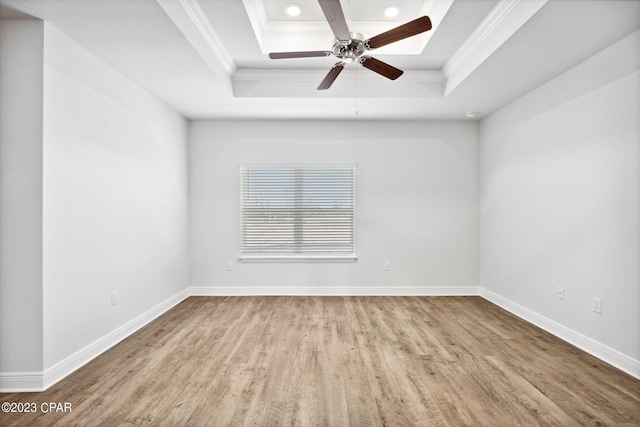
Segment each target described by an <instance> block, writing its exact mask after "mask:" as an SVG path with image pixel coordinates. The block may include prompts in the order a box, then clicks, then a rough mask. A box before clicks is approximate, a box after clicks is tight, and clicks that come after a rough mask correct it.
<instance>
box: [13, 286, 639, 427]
mask: <svg viewBox="0 0 640 427" xmlns="http://www.w3.org/2000/svg"><path fill="white" fill-rule="evenodd" d="M0 397H1V398H2V401H3V402H23V403H26V402H34V403H36V405H40V404H42V403H46V402H63V403H64V402H69V403H71V404H72V406H73V410H72V412H70V413H43V412H42V411H38V412H36V413H29V414H17V413H3V414H0V425H2V426H50V425H61V426H69V425H71V426H73V425H78V426H86V425H92V426H94V425H97V426H100V425H104V426H143V425H149V426H158V425H162V426H165V425H167V426H172V425H175V426H278V427H280V426H425V425H434V426H515V425H527V426H536V425H539V426H550V425H551V426H555V425H557V426H571V425H629V426H631V425H636V426H640V381H638V380H637V379H635V378H633V377H631V376H629V375H626V374H624V373H623V372H621V371H619V370H617V369H615V368H613V367H611V366H609V365H607V364H605V363H604V362H601V361H599V360H597V359H596V358H594V357H592V356H590V355H588V354H586V353H584V352H582V351H580V350H578V349H576V348H575V347H573V346H571V345H569V344H567V343H565V342H563V341H561V340H559V339H558V338H555V337H553V336H552V335H550V334H548V333H546V332H544V331H542V330H540V329H538V328H536V327H534V326H532V325H530V324H528V323H526V322H524V321H522V320H521V319H519V318H517V317H515V316H513V315H511V314H510V313H508V312H506V311H504V310H502V309H500V308H499V307H497V306H495V305H493V304H491V303H489V302H487V301H485V300H483V299H481V298H478V297H360V296H354V297H293V296H288V297H257V296H256V297H253V296H250V297H191V298H188V299H187V300H185V301H184V302H182V303H181V304H179V305H178V306H176V307H175V308H174V309H172V310H171V311H169V312H167V313H165V314H164V315H163V316H161V317H160V318H158V319H156V320H155V321H153V322H152V323H150V324H149V325H147V326H146V327H144V328H143V329H141V330H140V331H138V332H136V333H135V334H133V335H132V336H131V337H129V338H127V339H126V340H124V341H122V342H121V343H120V344H118V345H117V346H115V347H113V348H112V349H110V350H109V351H107V352H106V353H104V354H103V355H101V356H100V357H98V358H96V359H95V360H93V361H92V362H90V363H89V364H87V365H85V366H84V367H82V368H81V369H79V370H78V371H76V372H75V373H74V374H72V375H71V376H69V377H68V378H66V379H64V380H62V381H61V382H60V383H58V384H56V385H54V386H53V387H51V388H50V389H49V390H47V391H45V392H43V393H6V394H2V395H0Z"/></svg>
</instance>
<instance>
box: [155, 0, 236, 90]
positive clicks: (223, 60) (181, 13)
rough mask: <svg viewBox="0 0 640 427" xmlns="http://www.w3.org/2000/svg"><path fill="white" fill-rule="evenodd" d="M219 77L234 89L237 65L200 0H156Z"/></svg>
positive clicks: (228, 86)
mask: <svg viewBox="0 0 640 427" xmlns="http://www.w3.org/2000/svg"><path fill="white" fill-rule="evenodd" d="M156 1H157V2H158V4H159V5H160V7H162V9H163V10H164V11H165V13H166V14H167V16H169V18H170V19H171V20H172V21H173V23H174V24H175V25H176V27H177V28H178V30H180V32H181V33H182V34H183V35H184V37H185V38H186V39H187V40H188V41H189V43H191V46H193V48H194V49H195V50H196V52H198V54H199V55H200V57H201V58H202V59H203V60H204V61H205V63H206V64H207V65H208V66H209V68H210V69H211V70H212V71H213V73H214V74H215V76H216V77H217V78H218V79H219V80H220V81H222V82H226V86H227V88H228V90H229V91H231V76H232V75H233V74H234V73H235V72H236V69H237V67H236V65H235V63H234V61H233V58H232V57H231V55H230V54H229V52H228V51H227V50H226V49H225V47H224V45H223V44H222V41H221V40H220V37H219V36H218V34H217V33H216V31H215V30H214V29H213V26H212V25H211V23H210V22H209V20H208V19H207V17H206V15H205V13H204V11H203V10H202V8H201V7H200V4H199V2H198V0H156Z"/></svg>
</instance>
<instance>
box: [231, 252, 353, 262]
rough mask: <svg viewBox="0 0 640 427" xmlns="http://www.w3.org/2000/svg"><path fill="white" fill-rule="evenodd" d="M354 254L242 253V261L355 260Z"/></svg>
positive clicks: (239, 259) (240, 258)
mask: <svg viewBox="0 0 640 427" xmlns="http://www.w3.org/2000/svg"><path fill="white" fill-rule="evenodd" d="M357 259H358V257H357V256H356V254H353V255H240V256H239V257H238V261H240V262H355V261H357Z"/></svg>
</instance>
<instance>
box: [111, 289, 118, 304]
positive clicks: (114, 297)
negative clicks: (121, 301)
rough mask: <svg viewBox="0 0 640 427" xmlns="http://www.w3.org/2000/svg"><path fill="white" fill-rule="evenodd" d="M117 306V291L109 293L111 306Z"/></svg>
mask: <svg viewBox="0 0 640 427" xmlns="http://www.w3.org/2000/svg"><path fill="white" fill-rule="evenodd" d="M116 304H118V291H112V292H111V305H116Z"/></svg>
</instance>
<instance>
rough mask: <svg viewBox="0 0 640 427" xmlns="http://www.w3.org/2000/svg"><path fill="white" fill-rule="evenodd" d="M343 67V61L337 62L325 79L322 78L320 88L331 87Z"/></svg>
mask: <svg viewBox="0 0 640 427" xmlns="http://www.w3.org/2000/svg"><path fill="white" fill-rule="evenodd" d="M343 69H344V65H342V62H336V64H335V65H334V66H333V68H332V69H331V70H329V73H328V74H327V75H326V76H325V78H324V80H322V82H321V83H320V86H318V90H325V89H329V88H330V87H331V85H332V84H333V82H334V81H335V79H336V78H337V77H338V75H339V74H340V72H342V70H343Z"/></svg>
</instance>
